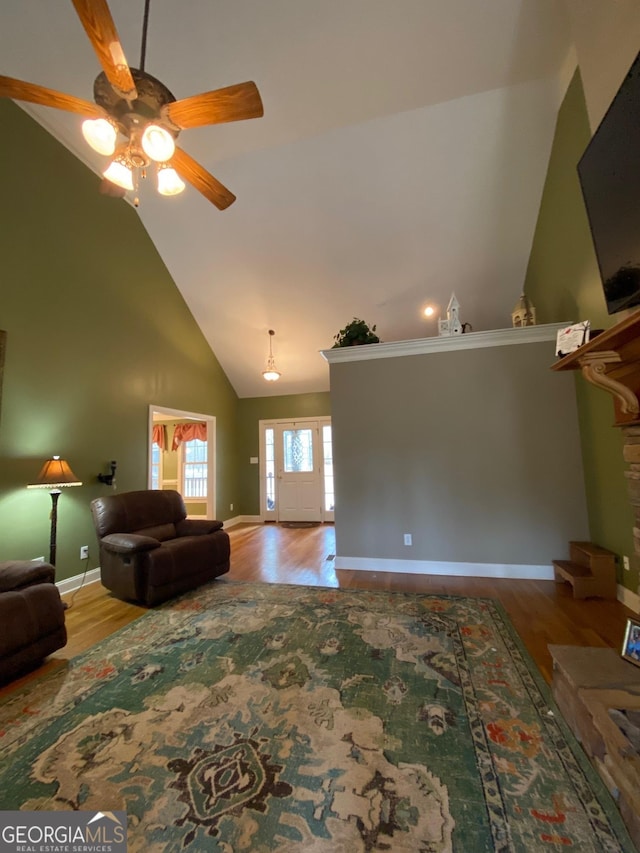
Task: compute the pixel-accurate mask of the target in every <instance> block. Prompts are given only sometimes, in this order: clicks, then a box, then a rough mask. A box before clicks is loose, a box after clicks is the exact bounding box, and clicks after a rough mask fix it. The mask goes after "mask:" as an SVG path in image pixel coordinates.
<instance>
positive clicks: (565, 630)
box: [0, 524, 636, 698]
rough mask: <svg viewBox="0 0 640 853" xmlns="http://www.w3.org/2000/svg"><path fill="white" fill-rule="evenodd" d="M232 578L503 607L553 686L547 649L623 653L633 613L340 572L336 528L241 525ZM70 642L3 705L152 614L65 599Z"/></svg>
mask: <svg viewBox="0 0 640 853" xmlns="http://www.w3.org/2000/svg"><path fill="white" fill-rule="evenodd" d="M229 535H230V537H231V571H230V572H229V574H228V575H225V576H224V577H222V578H219V579H218V581H216V582H217V583H226V582H228V581H252V582H263V583H289V584H304V585H308V586H329V587H344V588H349V589H381V590H391V591H398V592H424V593H443V594H449V595H466V596H476V597H480V598H493V599H497V600H498V601H500V602H501V603H502V605H503V607H504V608H505V610H506V611H507V613H508V614H509V617H510V618H511V621H512V623H513V625H514V627H515V628H516V630H517V632H518V634H519V635H520V637H521V638H522V640H523V642H524V643H525V645H526V647H527V649H528V651H529V653H530V654H531V656H532V657H533V659H534V660H535V662H536V664H537V665H538V668H539V669H540V671H541V672H542V674H543V675H544V677H545V678H546V680H547V681H550V680H551V656H550V655H549V651H548V648H547V646H548V644H549V643H552V644H561V645H582V646H605V647H606V646H610V647H612V648H614V649H617V650H618V649H620V647H621V645H622V638H623V634H624V629H625V625H626V620H627V618H628V617H629V616H635V615H636V614H634V613H633V612H632V611H631V610H629V609H628V608H626V607H624V606H623V605H622V604H620V602H618V601H605V600H602V599H586V600H583V601H578V600H575V599H574V598H573V594H572V590H571V587H570V586H569V585H568V584H555V583H554V582H553V581H521V580H501V579H494V578H457V577H442V576H425V575H409V574H407V575H404V574H392V573H388V572H363V571H341V570H338V571H336V570H335V568H334V564H333V559H332V558H333V556H334V555H335V533H334V528H333V526H332V525H321V526H320V527H313V528H306V529H291V528H284V527H280V526H278V525H275V524H266V525H263V524H242V525H238V526H236V527H231V528H230V529H229ZM64 600H65V601H66V602H67V603H68V604H69V605H70V607H69V609H68V610H67V614H66V622H67V631H68V635H69V640H68V643H67V645H66V646H65V648H64V649H60V651H59V652H57V653H56V654H54V655H52V656H51V657H50V658H49V659H48V660H47V662H46V663H45V664H44V665H43V666H42V667H40V669H38V670H37V671H36V672H35V673H31V674H29V675H27V676H25V677H24V678H22V679H19V680H17V681H14V682H13V683H12V684H10V685H7V686H6V687H4V688H2V689H0V698H2V697H3V696H5V695H7V694H8V693H10V692H11V691H13V690H15V689H16V688H18V687H19V686H21V685H24V684H28V683H29V682H30V681H32V680H34V679H35V678H37V677H39V676H40V675H42V674H44V673H46V672H48V671H51V670H53V669H55V668H57V667H59V666H62V665H64V664H65V663H66V662H67V661H68V660H69V659H70V658H72V657H74V656H75V655H77V654H80V652H82V651H84V650H85V649H88V648H89V647H90V646H92V645H94V644H95V643H97V642H99V641H100V640H102V639H104V638H105V637H107V636H109V635H110V634H112V633H113V632H114V631H117V630H118V629H119V628H122V627H123V626H125V625H127V624H128V623H129V622H131V621H133V620H134V619H137V618H138V617H139V616H141V615H142V614H143V613H146V612H147V611H146V609H145V608H143V607H138V606H137V605H135V604H129V603H126V602H123V601H120V600H118V599H117V598H114V597H113V596H112V595H111V594H110V593H109V592H107V590H106V589H105V588H104V587H103V586H102V585H101V584H99V583H93V584H90V585H89V586H87V587H85V588H83V589H81V590H79V591H78V592H77V593H70V594H68V595H65V596H64Z"/></svg>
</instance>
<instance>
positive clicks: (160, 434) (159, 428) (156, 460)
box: [151, 424, 167, 489]
mask: <svg viewBox="0 0 640 853" xmlns="http://www.w3.org/2000/svg"><path fill="white" fill-rule="evenodd" d="M166 448H167V428H166V426H165V425H164V424H154V425H153V433H152V437H151V488H152V489H161V488H162V453H163V451H164V450H166Z"/></svg>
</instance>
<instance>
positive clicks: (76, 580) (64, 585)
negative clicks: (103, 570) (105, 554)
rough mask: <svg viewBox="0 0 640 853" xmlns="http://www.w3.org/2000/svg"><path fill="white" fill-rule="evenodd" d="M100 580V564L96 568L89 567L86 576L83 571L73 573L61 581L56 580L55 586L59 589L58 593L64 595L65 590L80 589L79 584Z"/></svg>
mask: <svg viewBox="0 0 640 853" xmlns="http://www.w3.org/2000/svg"><path fill="white" fill-rule="evenodd" d="M82 578H84V584H83V583H82ZM99 580H100V566H98V568H97V569H89V571H88V572H87V574H86V576H85V574H84V572H83V573H82V574H80V575H74V577H72V578H65V579H64V580H61V581H56V586H57V587H58V589H59V591H60V595H64V594H65V593H67V592H75V591H76V590H77V589H80V587H81V586H87V585H88V584H90V583H96V581H99Z"/></svg>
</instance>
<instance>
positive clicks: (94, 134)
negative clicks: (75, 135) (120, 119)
mask: <svg viewBox="0 0 640 853" xmlns="http://www.w3.org/2000/svg"><path fill="white" fill-rule="evenodd" d="M82 135H83V136H84V138H85V140H86V141H87V142H88V143H89V145H90V146H91V147H92V148H93V150H94V151H97V152H98V154H105V155H106V156H109V155H111V154H113V152H114V151H115V150H116V139H117V136H118V132H117V130H116V128H115V127H114V126H113V123H112V122H110V121H109V119H106V118H88V119H86V120H85V121H83V122H82Z"/></svg>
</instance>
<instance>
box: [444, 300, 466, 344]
mask: <svg viewBox="0 0 640 853" xmlns="http://www.w3.org/2000/svg"><path fill="white" fill-rule="evenodd" d="M462 332H463V329H462V323H461V322H460V303H459V302H458V300H457V299H456V295H455V293H452V294H451V299H450V300H449V304H448V305H447V319H446V320H438V334H439V335H440V336H441V337H443V336H444V337H446V336H448V335H461V334H462Z"/></svg>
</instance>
